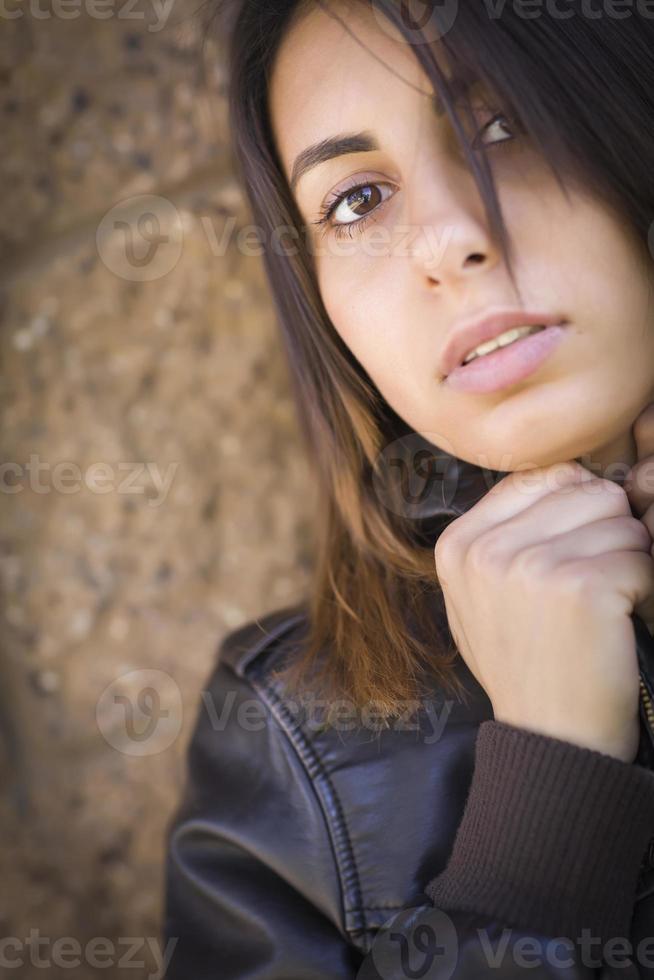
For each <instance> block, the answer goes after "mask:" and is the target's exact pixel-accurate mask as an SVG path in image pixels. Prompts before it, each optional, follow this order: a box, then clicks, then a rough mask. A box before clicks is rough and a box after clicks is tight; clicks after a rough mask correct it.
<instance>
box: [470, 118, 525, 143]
mask: <svg viewBox="0 0 654 980" xmlns="http://www.w3.org/2000/svg"><path fill="white" fill-rule="evenodd" d="M502 130H505V131H506V130H508V135H502ZM488 133H491V134H493V133H494V134H496V135H498V136H499V138H498V139H493V138H491V141H490V145H491V146H492V145H493V144H494V143H504V142H506V140H512V139H514V138H515V134H514V133H513V132H512V131H511V129H510V126H509V125H508V119H507V117H506V116H505V115H504V113H502V112H498V113H496V114H495V115H494V116H493V118H492V119H490V120H489V121H488V122H487V123H486V125H485V126H482V127H481V129H480V130H479V132H478V133H477V135H476V136H475V138H474V140H473V141H472V147H473V149H475V150H478V149H480V148H481V146H482V145H488V142H487V141H486V140H484V139H482V137H483V136H485V135H486V134H488Z"/></svg>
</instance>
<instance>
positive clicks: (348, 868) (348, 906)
mask: <svg viewBox="0 0 654 980" xmlns="http://www.w3.org/2000/svg"><path fill="white" fill-rule="evenodd" d="M249 680H250V682H251V683H252V685H253V686H254V687H256V689H257V691H258V692H259V694H260V695H261V696H263V697H265V698H266V699H267V700H268V702H269V704H270V706H271V708H273V710H274V711H275V712H276V714H277V716H278V718H279V720H280V721H281V722H282V723H283V728H284V731H285V733H286V736H287V738H288V740H289V742H290V744H291V745H292V746H293V748H294V750H295V752H296V754H297V756H298V757H299V759H300V760H301V762H302V764H303V766H304V769H305V771H306V773H307V775H308V777H309V779H310V781H311V785H312V787H313V789H314V792H315V793H316V796H317V797H318V799H319V800H320V801H321V805H322V809H323V811H324V813H325V816H326V821H327V827H328V830H329V836H330V839H331V842H332V848H333V850H334V853H335V858H336V860H335V864H336V869H337V875H338V880H339V884H340V887H341V895H342V896H343V910H344V913H345V915H344V925H345V928H346V930H347V931H348V932H350V933H352V932H369V931H371V930H375V929H376V928H377V927H376V926H369V925H368V923H367V921H366V914H365V913H366V908H365V906H364V905H363V900H362V894H361V882H360V877H359V871H358V868H357V865H356V861H355V858H354V850H353V847H352V841H351V839H350V834H349V831H348V828H347V823H346V820H345V814H344V810H343V806H342V803H341V801H340V798H339V796H338V793H337V792H336V789H335V788H334V785H333V783H332V781H331V779H330V777H329V774H328V773H327V770H326V769H325V767H324V764H323V762H322V760H321V759H320V757H319V755H318V753H317V752H316V749H315V746H313V745H312V744H311V742H310V741H309V739H308V738H307V736H306V735H305V733H304V732H303V731H302V729H301V728H300V727H299V725H298V724H297V722H296V720H295V719H294V718H293V716H292V715H291V714H290V712H289V711H288V709H287V708H286V707H285V705H284V704H283V702H282V700H281V698H280V697H279V695H278V694H277V692H276V691H275V690H273V689H272V688H271V687H270V686H269V685H267V684H265V682H261V681H260V679H259V678H258V677H257V676H256V669H255V670H252V671H251V672H250V677H249ZM346 915H347V916H353V917H354V918H355V925H354V926H352V927H351V928H348V925H347V922H346Z"/></svg>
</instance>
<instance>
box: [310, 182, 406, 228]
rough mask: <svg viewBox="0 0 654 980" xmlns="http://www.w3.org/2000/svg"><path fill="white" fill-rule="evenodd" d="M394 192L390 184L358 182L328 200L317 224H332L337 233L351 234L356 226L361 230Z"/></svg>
mask: <svg viewBox="0 0 654 980" xmlns="http://www.w3.org/2000/svg"><path fill="white" fill-rule="evenodd" d="M392 192H393V189H392V187H390V185H388V184H381V183H380V184H375V183H366V184H357V185H356V186H355V187H351V188H348V190H346V191H343V192H341V193H340V194H337V195H336V197H335V198H334V199H333V200H332V201H330V202H327V204H326V205H325V207H324V209H323V211H322V214H321V217H320V218H319V219H318V221H316V222H315V224H317V225H331V226H333V227H334V229H335V231H336V233H337V234H348V235H350V236H351V235H352V230H353V229H354V227H355V226H356V228H357V230H360V229H361V228H362V227H363V225H364V224H365V223H366V220H367V219H368V217H369V216H370V215H371V214H372V213H373V212H374V211H376V209H377V208H378V207H379V205H380V204H383V202H384V201H385V200H387V199H388V197H390V195H391V194H392Z"/></svg>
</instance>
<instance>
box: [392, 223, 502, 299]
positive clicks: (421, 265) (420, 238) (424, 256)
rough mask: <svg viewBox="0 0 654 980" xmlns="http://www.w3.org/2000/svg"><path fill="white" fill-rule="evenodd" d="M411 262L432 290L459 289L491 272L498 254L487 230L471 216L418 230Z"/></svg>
mask: <svg viewBox="0 0 654 980" xmlns="http://www.w3.org/2000/svg"><path fill="white" fill-rule="evenodd" d="M412 243H413V244H412V248H411V258H412V261H413V264H414V267H415V268H416V270H417V272H418V274H419V275H420V276H421V277H422V278H423V279H425V280H426V282H427V284H428V285H429V286H432V287H435V286H438V285H441V286H447V285H456V283H457V282H459V281H466V282H467V281H468V280H469V278H470V277H471V276H473V275H477V274H481V273H485V272H489V271H490V270H491V269H492V268H493V267H494V266H495V265H496V264H497V261H498V252H497V250H496V248H495V246H494V245H493V243H492V242H491V240H490V237H489V236H488V234H487V232H486V231H485V229H484V228H483V227H482V226H481V225H480V224H478V223H477V222H476V221H475V219H474V218H473V217H471V216H462V217H459V218H450V219H449V221H442V222H431V223H429V224H423V225H421V226H419V227H418V228H417V229H414V234H413V237H412Z"/></svg>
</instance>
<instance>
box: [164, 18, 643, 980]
mask: <svg viewBox="0 0 654 980" xmlns="http://www.w3.org/2000/svg"><path fill="white" fill-rule="evenodd" d="M618 7H619V9H617V8H618ZM650 7H651V4H647V3H632V4H629V3H620V4H616V3H609V2H606V3H604V4H602V3H601V2H600V0H597V2H596V3H594V4H593V3H589V2H584V3H575V2H568V3H558V4H549V3H542V4H540V3H536V2H529V3H526V2H522V3H520V2H515V3H512V4H509V3H506V4H501V3H491V2H490V0H487V2H481V0H479V2H477V0H475V2H472V0H468V2H464V3H455V2H445V3H443V2H438V3H437V2H432V3H424V2H423V3H419V4H415V3H414V4H411V3H406V2H399V0H302V2H298V0H233V2H231V3H229V2H228V3H223V4H221V5H220V13H221V15H222V14H224V15H225V16H224V18H221V19H219V20H218V23H219V25H220V29H221V30H222V31H225V32H227V36H228V37H229V40H230V46H229V55H230V61H229V65H230V106H231V114H232V116H231V118H232V129H233V134H234V146H235V150H236V155H237V162H238V165H239V168H240V172H241V177H242V181H243V187H244V190H245V192H246V193H247V195H248V199H249V202H250V204H251V207H252V211H253V214H254V217H255V220H256V222H257V224H258V225H259V228H260V229H261V231H262V232H263V234H264V241H265V243H266V249H265V254H264V260H265V265H266V271H267V273H268V276H269V281H270V285H271V290H272V295H273V298H274V301H275V303H276V308H277V311H278V313H279V321H280V325H281V328H282V337H283V341H284V344H285V349H286V352H287V355H288V358H289V364H290V367H291V372H292V379H293V385H294V393H295V397H296V400H297V405H298V412H299V418H300V420H301V424H302V431H303V435H304V437H305V443H306V450H307V452H308V453H310V456H311V459H312V461H313V465H314V467H315V474H316V485H317V487H318V490H319V506H320V513H319V514H317V516H316V541H315V545H316V548H315V555H316V561H315V567H314V577H313V579H312V582H311V589H310V594H309V595H308V596H307V600H306V602H304V603H302V604H300V605H299V606H296V607H293V608H288V609H284V610H279V611H277V612H275V613H272V614H270V615H269V616H267V617H264V618H263V620H262V621H261V622H258V621H257V622H254V623H249V624H247V625H246V626H244V627H242V628H241V629H240V630H238V631H235V632H233V633H232V634H230V635H229V636H228V637H227V638H226V640H225V641H224V642H223V644H222V646H221V650H220V654H219V657H218V662H217V664H216V667H215V670H214V672H213V674H212V676H211V678H210V680H209V691H208V695H209V696H207V692H205V696H204V697H203V706H202V708H201V710H200V713H199V717H198V722H197V725H196V728H195V731H194V735H193V738H192V742H191V746H190V751H189V774H188V782H187V790H186V793H185V795H184V799H183V801H182V802H181V804H180V807H179V810H178V812H177V814H176V816H175V819H174V821H173V822H172V823H171V829H170V838H169V842H168V854H167V891H166V925H165V933H166V935H165V939H166V941H167V942H169V941H171V940H173V941H175V942H176V947H175V950H174V952H173V956H172V961H171V964H170V967H169V972H168V974H167V976H168V977H172V978H175V980H178V978H179V980H181V978H184V980H191V978H192V980H204V978H206V980H208V978H209V977H212V978H213V977H215V978H218V977H220V978H221V980H245V978H248V980H255V978H256V980H300V978H301V980H327V978H336V977H343V978H345V977H348V978H353V977H359V978H365V980H367V978H373V977H381V978H383V980H400V978H406V977H438V978H443V980H445V978H448V977H451V976H457V977H459V976H472V975H473V974H474V975H475V976H480V975H482V976H483V975H484V974H486V973H488V974H490V973H491V971H498V970H499V971H500V974H501V975H502V976H508V975H509V974H510V975H511V976H514V975H515V974H516V973H517V972H519V971H523V970H524V971H526V970H530V971H531V975H532V976H533V975H534V970H535V971H536V975H538V976H541V975H546V976H551V975H553V974H555V973H556V975H557V976H558V975H559V974H560V973H561V972H564V973H565V974H566V975H567V976H570V977H575V978H577V977H581V976H590V975H593V976H595V975H602V976H609V975H611V974H612V971H614V970H616V971H617V970H618V969H619V970H621V971H622V972H621V975H622V976H629V977H631V976H639V975H642V976H648V975H649V973H650V972H651V973H652V974H653V975H654V857H653V856H654V772H653V771H652V769H654V761H653V759H654V754H653V751H652V749H653V746H654V739H653V731H654V729H653V728H652V727H650V724H651V723H652V722H654V702H653V701H652V697H653V688H652V682H653V681H654V659H652V660H651V661H650V660H648V657H651V656H652V651H651V637H650V634H649V631H648V628H649V630H651V628H652V623H653V621H654V616H653V615H652V596H653V594H654V560H653V557H652V534H654V519H653V517H652V513H653V511H652V509H651V508H650V509H649V510H648V509H647V507H646V506H645V505H644V504H643V499H644V497H643V492H642V488H641V489H640V490H639V491H638V493H639V494H640V496H638V497H636V496H634V497H630V496H629V493H628V486H627V485H626V484H625V477H626V476H627V474H628V473H629V472H631V475H632V477H633V475H634V473H635V472H636V467H637V466H639V465H641V463H640V462H639V459H640V457H639V452H638V450H639V440H640V438H641V437H642V433H643V432H644V431H645V428H644V423H643V421H642V420H643V419H646V420H648V422H647V425H648V427H649V426H651V412H650V413H649V414H648V413H647V407H648V405H649V404H650V403H651V402H652V401H654V304H653V302H652V284H653V281H654V268H653V264H652V255H651V253H650V251H649V249H648V236H649V234H650V225H651V222H652V220H653V219H654V166H653V164H654V137H653V136H652V133H653V132H654V128H653V123H654V84H653V83H654V56H653V52H654V10H652V9H649V8H650ZM214 9H216V8H214ZM498 346H499V347H501V349H497V348H498ZM632 484H633V481H632ZM636 499H638V502H639V506H638V507H636V506H635V505H634V501H635V500H636ZM645 624H646V625H645ZM634 626H635V627H636V628H635V629H634ZM648 648H649V649H648ZM317 705H319V706H320V708H321V711H319V712H317V711H316V710H313V709H315V708H316V706H317ZM344 706H345V707H344ZM308 708H311V709H312V710H308ZM408 709H411V710H408ZM252 712H253V713H254V717H253V714H252ZM373 716H374V717H373ZM411 721H412V723H411ZM373 722H374V723H373ZM650 844H652V845H653V846H651V847H650V848H649V850H648V845H650ZM648 940H651V941H650V942H649V944H648Z"/></svg>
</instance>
